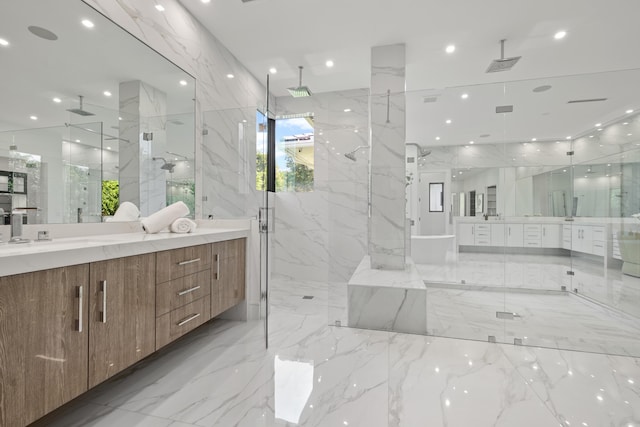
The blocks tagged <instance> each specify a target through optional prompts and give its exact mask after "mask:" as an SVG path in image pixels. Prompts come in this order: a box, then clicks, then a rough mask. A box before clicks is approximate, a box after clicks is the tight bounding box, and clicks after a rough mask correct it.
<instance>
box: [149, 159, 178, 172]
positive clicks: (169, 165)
mask: <svg viewBox="0 0 640 427" xmlns="http://www.w3.org/2000/svg"><path fill="white" fill-rule="evenodd" d="M152 160H162V162H163V163H162V166H160V169H163V170H166V171H169V173H173V168H175V167H176V164H175V163H171V162H167V160H166V159H165V158H164V157H152Z"/></svg>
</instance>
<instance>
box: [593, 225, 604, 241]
mask: <svg viewBox="0 0 640 427" xmlns="http://www.w3.org/2000/svg"><path fill="white" fill-rule="evenodd" d="M591 232H592V235H591V238H592V239H593V241H601V242H603V241H604V240H605V237H604V227H592V231H591Z"/></svg>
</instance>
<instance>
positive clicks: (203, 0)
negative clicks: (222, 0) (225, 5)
mask: <svg viewBox="0 0 640 427" xmlns="http://www.w3.org/2000/svg"><path fill="white" fill-rule="evenodd" d="M200 1H201V2H202V3H210V2H211V0H200Z"/></svg>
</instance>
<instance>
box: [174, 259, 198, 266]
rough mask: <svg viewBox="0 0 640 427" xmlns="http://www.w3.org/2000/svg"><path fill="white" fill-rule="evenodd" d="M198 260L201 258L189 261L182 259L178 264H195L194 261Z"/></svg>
mask: <svg viewBox="0 0 640 427" xmlns="http://www.w3.org/2000/svg"><path fill="white" fill-rule="evenodd" d="M198 261H200V258H196V259H190V260H189V261H180V262H179V263H178V265H187V264H193V263H194V262H198Z"/></svg>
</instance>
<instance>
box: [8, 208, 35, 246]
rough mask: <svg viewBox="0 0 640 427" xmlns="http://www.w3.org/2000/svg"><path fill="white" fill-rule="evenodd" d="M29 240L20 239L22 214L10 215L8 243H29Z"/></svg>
mask: <svg viewBox="0 0 640 427" xmlns="http://www.w3.org/2000/svg"><path fill="white" fill-rule="evenodd" d="M30 241H31V240H29V239H25V238H23V237H22V214H21V213H12V214H11V239H10V240H9V243H29V242H30Z"/></svg>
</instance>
